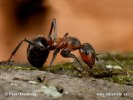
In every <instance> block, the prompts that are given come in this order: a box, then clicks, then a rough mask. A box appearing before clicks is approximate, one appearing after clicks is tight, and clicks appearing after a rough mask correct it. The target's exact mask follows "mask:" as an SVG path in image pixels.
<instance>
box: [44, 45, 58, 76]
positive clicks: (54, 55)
mask: <svg viewBox="0 0 133 100" xmlns="http://www.w3.org/2000/svg"><path fill="white" fill-rule="evenodd" d="M59 51H60V49H59V48H57V49H55V50H54V53H53V58H52V60H51V62H50V68H51V66H52V63H53V62H54V60H55V58H56V56H57V54H58V53H59ZM50 68H48V70H47V71H46V73H45V76H44V78H46V75H47V73H48V72H49V70H50Z"/></svg>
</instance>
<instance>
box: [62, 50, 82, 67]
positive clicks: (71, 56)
mask: <svg viewBox="0 0 133 100" xmlns="http://www.w3.org/2000/svg"><path fill="white" fill-rule="evenodd" d="M70 52H71V51H70V50H68V49H67V48H65V49H63V50H62V51H61V53H60V54H61V55H62V56H63V57H65V58H74V59H75V60H76V61H77V62H78V63H79V65H80V66H81V67H82V69H84V68H83V66H82V65H81V63H80V61H79V60H78V58H77V57H76V56H75V55H74V54H72V53H70Z"/></svg>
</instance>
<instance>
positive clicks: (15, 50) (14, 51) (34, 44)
mask: <svg viewBox="0 0 133 100" xmlns="http://www.w3.org/2000/svg"><path fill="white" fill-rule="evenodd" d="M23 42H27V43H29V44H30V45H33V46H36V47H38V48H41V46H40V45H38V44H36V43H34V42H32V41H29V40H27V39H26V38H25V39H24V40H22V41H20V42H19V44H18V45H17V46H16V48H15V49H14V50H13V51H12V53H11V56H10V57H9V59H8V60H7V62H8V61H10V60H11V58H12V56H14V55H15V54H16V52H17V50H18V49H19V48H20V46H21V45H22V43H23ZM41 49H45V48H44V47H42V48H41Z"/></svg>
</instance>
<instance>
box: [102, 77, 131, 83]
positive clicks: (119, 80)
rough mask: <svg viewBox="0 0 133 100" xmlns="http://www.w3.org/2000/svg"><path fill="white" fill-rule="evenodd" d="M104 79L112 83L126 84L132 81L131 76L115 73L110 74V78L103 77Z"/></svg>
mask: <svg viewBox="0 0 133 100" xmlns="http://www.w3.org/2000/svg"><path fill="white" fill-rule="evenodd" d="M104 79H105V80H108V81H110V82H114V83H119V84H126V83H127V82H132V81H133V76H128V75H116V76H112V77H111V78H104Z"/></svg>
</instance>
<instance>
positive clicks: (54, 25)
mask: <svg viewBox="0 0 133 100" xmlns="http://www.w3.org/2000/svg"><path fill="white" fill-rule="evenodd" d="M53 29H54V34H53V40H55V39H56V38H57V25H56V19H55V18H54V19H53V20H52V23H51V28H50V31H49V34H48V39H49V40H51V34H52V30H53Z"/></svg>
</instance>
